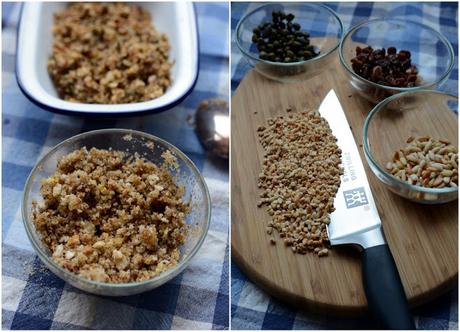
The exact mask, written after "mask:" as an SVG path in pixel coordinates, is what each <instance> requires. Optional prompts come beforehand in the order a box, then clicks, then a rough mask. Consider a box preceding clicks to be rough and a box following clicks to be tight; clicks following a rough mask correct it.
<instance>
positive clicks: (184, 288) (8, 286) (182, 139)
mask: <svg viewBox="0 0 460 332" xmlns="http://www.w3.org/2000/svg"><path fill="white" fill-rule="evenodd" d="M2 9H3V15H2V26H3V34H2V43H3V52H2V60H3V68H2V82H3V91H2V96H3V98H2V109H3V114H2V125H3V126H2V128H3V173H2V175H3V182H2V190H3V201H2V203H3V210H2V219H3V222H2V240H3V245H2V253H3V257H2V262H3V264H2V266H3V269H2V328H3V329H23V330H26V329H86V328H88V329H170V328H171V329H227V328H228V323H229V320H228V317H229V300H228V282H229V278H228V276H229V271H228V266H229V265H228V163H227V162H224V161H222V160H216V159H214V158H211V157H210V156H209V155H207V154H206V152H205V151H204V150H203V148H202V146H201V145H200V143H199V141H198V139H197V137H196V135H195V132H194V129H193V128H192V127H191V125H189V124H188V122H187V117H188V116H189V115H190V114H193V112H194V110H195V108H196V107H197V105H198V104H199V102H200V101H201V100H203V99H206V98H222V99H225V100H227V99H228V90H229V77H228V53H229V50H228V10H229V5H228V4H227V3H219V4H211V3H209V4H208V3H203V4H197V5H196V9H197V14H198V22H199V32H200V48H201V49H200V52H201V53H200V74H199V79H198V83H197V85H196V87H195V90H194V92H193V93H192V94H191V95H190V96H189V97H188V98H187V99H186V100H185V101H184V102H183V103H182V104H181V105H179V106H177V107H175V108H174V109H172V110H169V111H166V112H164V113H161V114H157V115H149V116H142V117H133V118H125V119H120V120H114V119H113V120H96V119H87V118H83V117H69V116H63V115H57V114H53V113H49V112H46V111H44V110H41V109H40V108H38V107H37V106H35V105H33V104H32V103H30V102H29V101H28V100H27V99H26V98H25V97H24V95H23V94H22V93H21V92H20V90H19V88H18V86H17V83H16V79H15V75H14V66H15V44H16V26H17V22H18V17H19V5H18V4H13V3H2ZM108 127H120V128H132V129H137V130H141V131H145V132H148V133H152V134H155V135H157V136H159V137H161V138H163V139H165V140H167V141H169V142H171V143H172V144H174V145H176V146H177V147H178V148H179V149H181V150H182V151H184V152H185V153H186V154H187V155H188V156H189V157H190V158H191V159H192V160H193V161H194V162H195V164H196V165H197V167H198V168H199V169H200V171H201V172H202V174H203V176H204V177H205V180H206V182H207V184H208V187H209V189H210V193H211V199H212V220H211V226H210V230H209V233H208V236H207V238H206V240H205V242H204V244H203V247H202V248H201V249H200V251H199V252H198V254H197V255H196V257H194V258H193V260H192V261H191V263H190V265H189V266H188V267H187V268H186V270H185V271H184V272H183V273H181V274H180V275H179V276H177V277H176V278H174V279H173V280H172V281H170V282H168V283H167V284H165V285H164V286H162V287H160V288H158V289H155V290H153V291H150V292H147V293H144V294H141V295H136V296H129V297H115V298H114V297H102V296H95V295H90V294H87V293H84V292H81V291H79V290H77V289H75V288H73V287H71V286H69V285H68V284H66V283H65V282H64V281H62V280H61V279H59V278H57V277H56V276H55V275H54V274H52V273H51V272H50V271H49V270H47V269H46V268H45V267H44V266H43V265H42V264H41V262H40V261H39V259H38V258H37V256H36V255H35V254H34V252H33V250H32V247H31V245H30V243H29V240H28V239H27V236H26V233H25V231H24V227H23V225H22V220H21V214H20V204H21V198H22V191H23V187H24V183H25V180H26V178H27V176H28V174H29V172H30V171H31V169H32V167H33V166H34V164H35V163H36V162H37V160H38V158H39V157H40V156H42V155H43V154H44V153H45V152H47V151H49V150H50V149H51V148H52V147H53V146H54V145H56V144H58V143H60V142H61V141H63V140H65V139H66V138H68V137H70V136H73V135H75V134H78V133H81V132H84V131H88V130H92V129H99V128H108Z"/></svg>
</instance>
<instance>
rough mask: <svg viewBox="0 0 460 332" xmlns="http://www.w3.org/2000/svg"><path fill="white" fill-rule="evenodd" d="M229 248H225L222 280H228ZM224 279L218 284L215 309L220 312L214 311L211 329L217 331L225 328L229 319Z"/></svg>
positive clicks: (227, 293)
mask: <svg viewBox="0 0 460 332" xmlns="http://www.w3.org/2000/svg"><path fill="white" fill-rule="evenodd" d="M228 256H229V248H228V246H226V248H225V259H224V264H223V267H222V268H223V271H222V275H223V276H225V278H224V279H228V277H229V275H228V264H229V259H228V258H229V257H228ZM224 279H222V281H221V282H220V286H219V293H218V294H217V299H216V307H217V308H219V309H220V310H215V311H214V318H213V322H212V324H213V329H218V328H221V327H225V326H226V325H227V324H228V319H229V312H228V311H229V292H228V283H226V282H224Z"/></svg>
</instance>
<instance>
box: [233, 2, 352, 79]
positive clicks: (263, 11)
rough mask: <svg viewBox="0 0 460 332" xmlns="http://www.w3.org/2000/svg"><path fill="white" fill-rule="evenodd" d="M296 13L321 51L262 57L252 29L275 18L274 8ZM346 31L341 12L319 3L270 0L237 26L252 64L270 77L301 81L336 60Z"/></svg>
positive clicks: (238, 41)
mask: <svg viewBox="0 0 460 332" xmlns="http://www.w3.org/2000/svg"><path fill="white" fill-rule="evenodd" d="M279 10H281V11H284V12H285V13H286V14H287V13H292V14H294V15H295V19H294V21H295V22H297V23H299V24H300V25H301V27H302V28H301V31H303V32H308V33H309V34H310V42H311V45H314V46H315V47H316V49H317V51H319V52H320V53H319V55H318V56H317V57H315V58H313V59H310V60H306V61H300V62H291V63H281V62H272V61H268V60H261V59H259V52H258V50H257V47H256V45H255V44H254V43H253V42H252V30H253V29H254V28H256V27H257V26H258V25H259V24H261V23H263V22H271V20H272V12H273V11H279ZM342 35H343V25H342V21H341V20H340V18H339V17H338V16H337V14H336V13H335V12H334V11H333V10H331V9H330V8H328V7H327V6H325V5H322V4H319V3H307V2H304V3H295V2H292V3H289V2H288V3H270V4H266V5H263V6H261V7H258V8H257V9H255V10H253V11H251V12H249V13H248V14H246V15H245V16H244V17H243V18H242V19H241V20H240V21H239V22H238V25H237V27H236V44H237V45H238V48H239V49H240V51H241V52H242V53H243V55H244V56H245V58H246V59H247V61H248V62H249V64H250V65H251V67H253V68H254V69H255V70H256V71H257V72H259V73H260V74H262V75H264V76H265V77H268V78H270V79H273V80H276V81H280V82H298V81H303V80H306V79H309V78H311V77H313V76H315V75H317V74H319V73H320V72H322V71H323V70H324V69H325V68H326V67H327V66H328V65H329V64H330V63H331V62H332V61H334V54H335V52H334V51H335V50H336V49H337V48H338V46H339V43H340V39H341V38H342Z"/></svg>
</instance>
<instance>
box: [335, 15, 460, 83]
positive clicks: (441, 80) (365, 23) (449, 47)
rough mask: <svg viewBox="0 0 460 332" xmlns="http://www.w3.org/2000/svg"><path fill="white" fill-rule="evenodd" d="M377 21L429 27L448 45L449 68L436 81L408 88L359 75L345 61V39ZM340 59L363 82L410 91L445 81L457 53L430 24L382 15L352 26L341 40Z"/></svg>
mask: <svg viewBox="0 0 460 332" xmlns="http://www.w3.org/2000/svg"><path fill="white" fill-rule="evenodd" d="M377 22H386V23H388V22H397V23H402V24H415V25H417V26H419V27H420V28H423V29H427V30H430V31H431V32H433V33H434V34H435V35H437V36H438V37H439V39H440V40H441V41H442V42H443V43H444V45H446V47H447V49H448V52H449V55H450V56H449V60H450V63H449V66H448V68H447V69H446V71H445V72H444V73H443V74H442V75H441V76H440V78H439V79H438V80H436V81H433V82H430V83H428V84H424V85H420V86H414V87H411V88H408V87H406V88H404V87H392V86H388V85H382V84H378V83H375V82H372V81H369V80H367V79H365V78H363V77H361V76H359V75H358V74H356V73H355V72H354V71H353V69H352V68H350V66H349V64H348V63H347V62H346V61H345V57H344V55H343V48H344V45H345V40H346V39H347V37H348V36H350V35H351V34H352V33H354V32H355V31H356V30H357V29H359V28H361V27H362V26H364V25H368V24H373V23H377ZM339 59H340V63H341V64H342V66H343V67H344V68H345V69H346V70H347V72H348V73H349V74H351V75H352V76H353V77H354V78H356V79H358V80H360V81H362V82H365V83H368V84H370V85H372V86H373V87H376V88H380V89H386V90H388V89H389V90H394V91H400V92H410V91H416V90H422V89H427V88H429V87H432V86H435V85H438V84H440V83H442V82H444V81H445V80H446V79H447V78H448V77H449V75H450V73H451V72H452V69H453V68H454V63H455V54H454V49H453V48H452V44H451V43H450V41H449V40H448V39H447V38H446V37H445V36H444V35H443V34H441V33H440V32H439V31H437V30H435V29H433V28H431V27H429V26H428V25H425V24H422V23H418V22H414V21H411V20H403V19H398V18H384V17H382V18H376V19H372V20H365V21H363V22H361V23H358V24H356V25H355V26H353V27H352V28H350V30H348V31H347V32H346V33H345V34H344V35H343V38H342V40H341V41H340V46H339Z"/></svg>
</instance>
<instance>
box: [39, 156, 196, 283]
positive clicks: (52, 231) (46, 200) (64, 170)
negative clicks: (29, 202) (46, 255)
mask: <svg viewBox="0 0 460 332" xmlns="http://www.w3.org/2000/svg"><path fill="white" fill-rule="evenodd" d="M40 193H41V195H42V196H43V204H40V205H39V204H38V203H37V202H34V203H33V216H32V218H33V222H34V224H35V226H36V229H37V231H38V233H39V234H40V235H41V237H42V240H43V242H44V244H45V245H46V246H47V247H48V248H49V250H50V251H51V253H52V258H53V260H55V261H56V262H57V263H58V264H59V265H61V266H62V267H63V268H65V269H67V270H69V271H71V272H74V273H76V274H78V275H80V276H83V277H85V278H88V279H91V280H96V281H101V282H108V283H126V282H136V281H142V280H146V279H151V278H153V277H155V276H157V275H158V274H160V273H161V272H163V271H166V270H168V269H170V268H172V267H174V266H175V265H176V264H177V263H178V261H179V259H180V252H179V248H180V246H181V245H182V244H183V243H184V241H185V236H186V232H187V227H186V222H185V217H186V215H187V214H188V213H189V211H190V203H185V202H184V201H183V200H182V196H183V194H184V188H183V187H180V186H178V185H177V184H176V183H175V182H174V180H173V177H172V176H171V174H170V173H169V172H168V171H167V169H166V167H165V166H164V165H163V166H161V167H159V166H157V165H155V164H153V163H151V162H148V161H146V160H144V159H142V158H140V157H139V156H130V155H128V154H127V153H125V152H121V151H112V150H100V149H95V148H92V149H91V150H89V151H88V150H87V149H86V148H82V149H79V150H76V151H74V152H72V153H70V154H68V155H66V156H64V157H62V158H61V159H60V160H59V161H58V164H57V169H56V172H55V173H54V174H53V175H51V176H50V177H48V178H46V179H43V180H42V183H41V188H40Z"/></svg>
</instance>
